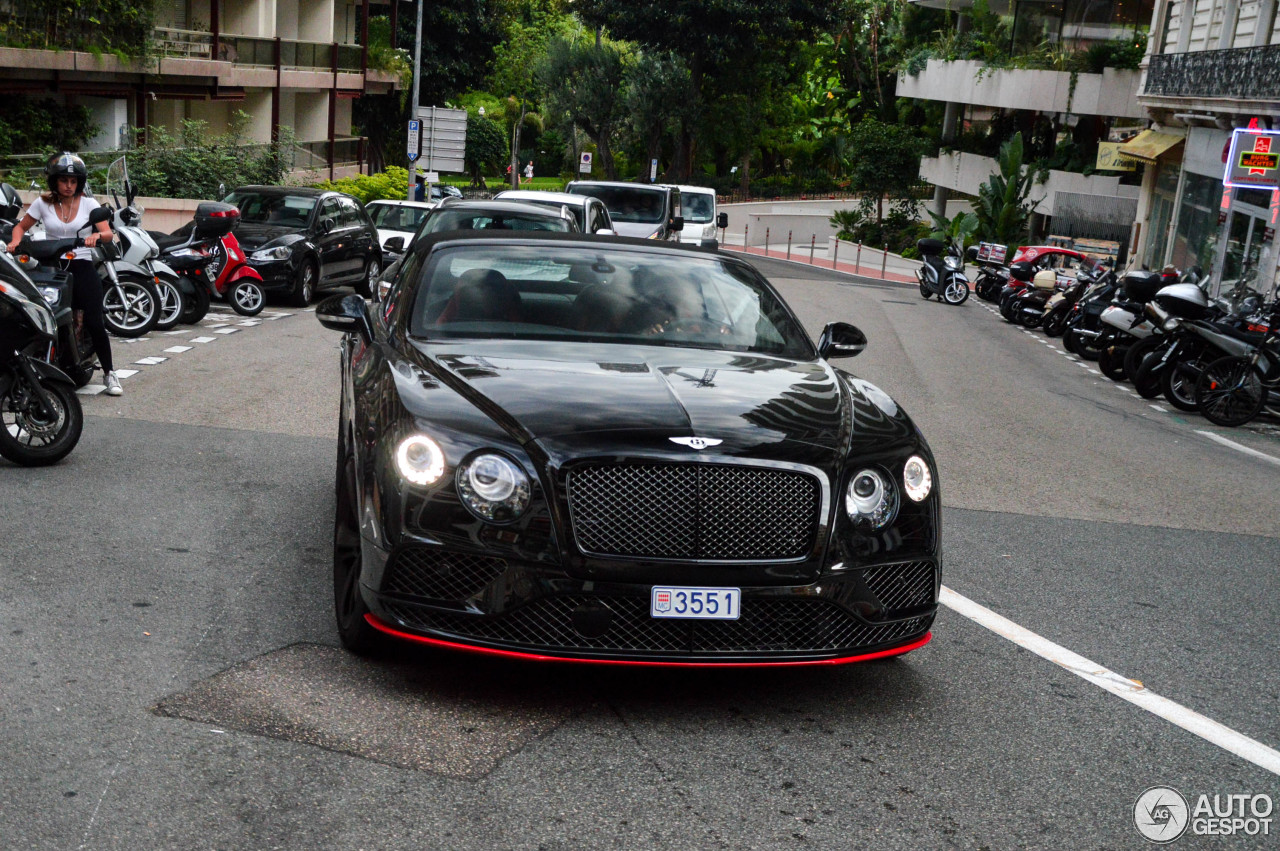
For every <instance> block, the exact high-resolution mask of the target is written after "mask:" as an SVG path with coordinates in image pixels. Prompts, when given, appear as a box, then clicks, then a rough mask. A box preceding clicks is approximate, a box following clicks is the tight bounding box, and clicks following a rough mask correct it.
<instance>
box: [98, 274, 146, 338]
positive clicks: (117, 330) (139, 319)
mask: <svg viewBox="0 0 1280 851" xmlns="http://www.w3.org/2000/svg"><path fill="white" fill-rule="evenodd" d="M102 313H103V320H104V321H105V323H106V326H107V330H108V331H110V332H111V333H112V334H115V335H116V336H117V337H141V336H142V335H144V334H146V333H147V332H148V331H150V330H151V329H152V328H154V327H156V322H158V321H159V319H160V293H159V291H158V290H157V289H156V285H155V284H154V283H152V282H151V281H143V280H141V279H138V278H122V279H120V281H119V282H118V283H114V284H112V283H108V284H107V286H106V289H105V290H104V291H103V293H102Z"/></svg>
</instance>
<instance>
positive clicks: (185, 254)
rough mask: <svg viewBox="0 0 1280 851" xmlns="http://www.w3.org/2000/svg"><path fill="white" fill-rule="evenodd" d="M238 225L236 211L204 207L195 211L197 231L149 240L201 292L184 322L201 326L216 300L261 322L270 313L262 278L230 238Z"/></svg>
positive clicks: (225, 206)
mask: <svg viewBox="0 0 1280 851" xmlns="http://www.w3.org/2000/svg"><path fill="white" fill-rule="evenodd" d="M239 219H240V210H239V209H238V208H237V207H235V206H234V205H232V204H222V203H217V202H205V203H203V204H200V205H199V206H198V207H197V208H196V216H195V222H194V223H193V225H192V226H190V227H188V228H183V229H182V230H181V231H180V232H179V234H177V235H174V236H166V235H165V234H157V233H154V232H153V233H152V234H151V237H152V238H153V239H154V240H155V242H156V244H157V245H158V246H159V247H160V252H161V256H162V257H163V258H164V259H165V260H166V261H167V262H168V263H169V264H170V265H171V266H172V267H173V268H174V270H175V271H177V272H178V273H179V274H180V275H182V276H183V277H184V278H186V279H187V280H189V281H190V282H191V283H192V284H193V285H195V287H196V289H198V290H199V292H200V295H198V296H197V301H196V302H195V303H194V305H193V306H192V308H191V310H190V311H189V313H188V316H187V317H185V318H184V319H183V321H184V322H198V321H200V319H202V318H203V317H204V315H205V313H207V312H208V310H209V302H210V299H211V298H212V297H213V296H215V295H216V296H218V297H219V298H223V299H225V300H226V301H227V302H228V303H229V304H230V305H231V309H232V310H234V311H235V312H236V313H239V314H240V315H241V316H257V315H258V314H259V313H261V312H262V309H263V308H264V307H266V304H267V299H266V294H265V293H264V292H263V289H262V275H260V274H259V273H258V271H257V270H256V269H254V268H253V267H252V266H250V265H249V264H248V258H247V257H246V256H245V253H244V250H243V249H241V247H240V242H239V240H237V239H236V236H235V234H234V233H232V230H233V229H234V228H235V226H236V224H237V223H238V222H239ZM191 317H194V318H191Z"/></svg>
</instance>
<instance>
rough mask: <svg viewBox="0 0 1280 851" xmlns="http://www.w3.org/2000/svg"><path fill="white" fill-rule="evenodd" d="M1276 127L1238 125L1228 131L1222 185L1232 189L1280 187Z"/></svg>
mask: <svg viewBox="0 0 1280 851" xmlns="http://www.w3.org/2000/svg"><path fill="white" fill-rule="evenodd" d="M1278 136H1280V130H1259V129H1253V128H1243V127H1242V128H1239V129H1237V130H1236V131H1235V132H1234V133H1232V134H1231V149H1230V151H1229V152H1228V154H1227V170H1226V173H1225V174H1224V175H1223V177H1222V183H1223V185H1225V186H1227V187H1229V188H1232V189H1235V188H1257V189H1276V188H1278V187H1280V138H1276V137H1278Z"/></svg>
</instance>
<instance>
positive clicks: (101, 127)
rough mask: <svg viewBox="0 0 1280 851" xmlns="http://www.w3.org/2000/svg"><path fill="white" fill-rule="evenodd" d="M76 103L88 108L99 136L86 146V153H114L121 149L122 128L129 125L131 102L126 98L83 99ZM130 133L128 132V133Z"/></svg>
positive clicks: (126, 139)
mask: <svg viewBox="0 0 1280 851" xmlns="http://www.w3.org/2000/svg"><path fill="white" fill-rule="evenodd" d="M76 102H77V103H79V104H80V105H81V106H84V107H87V108H88V109H89V112H90V113H91V114H92V116H93V124H94V126H95V127H97V128H98V135H97V136H95V137H93V138H92V139H90V140H89V143H88V144H87V145H85V150H86V151H114V150H116V149H118V148H120V147H121V142H122V141H128V137H126V138H125V139H124V140H122V139H121V138H120V128H121V127H122V126H124V127H127V126H128V125H129V101H127V100H125V99H124V98H94V97H81V98H77V99H76ZM126 132H128V131H126Z"/></svg>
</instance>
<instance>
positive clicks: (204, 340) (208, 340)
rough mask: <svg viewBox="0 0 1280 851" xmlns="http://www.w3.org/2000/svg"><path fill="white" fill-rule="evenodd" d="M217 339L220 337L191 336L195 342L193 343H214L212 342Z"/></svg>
mask: <svg viewBox="0 0 1280 851" xmlns="http://www.w3.org/2000/svg"><path fill="white" fill-rule="evenodd" d="M216 339H218V338H217V337H192V338H191V342H193V343H212V342H213V341H214V340H216Z"/></svg>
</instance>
